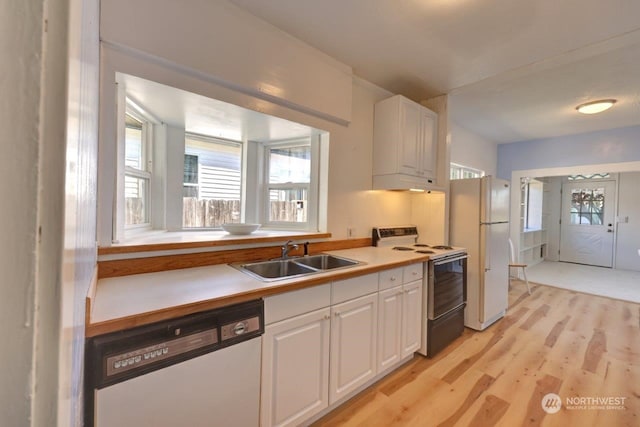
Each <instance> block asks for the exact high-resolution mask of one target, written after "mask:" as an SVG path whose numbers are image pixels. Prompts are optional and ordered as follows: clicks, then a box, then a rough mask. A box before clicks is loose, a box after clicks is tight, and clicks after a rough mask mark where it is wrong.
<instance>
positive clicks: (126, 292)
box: [86, 246, 429, 337]
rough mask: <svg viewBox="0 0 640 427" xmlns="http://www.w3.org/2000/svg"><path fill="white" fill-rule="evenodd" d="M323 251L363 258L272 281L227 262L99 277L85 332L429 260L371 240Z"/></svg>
mask: <svg viewBox="0 0 640 427" xmlns="http://www.w3.org/2000/svg"><path fill="white" fill-rule="evenodd" d="M324 253H329V254H332V255H336V256H342V257H345V258H350V259H354V260H357V261H361V262H363V263H365V264H363V265H358V266H354V267H350V268H344V269H339V270H334V271H328V272H324V273H315V274H310V275H308V276H303V277H298V278H291V279H283V280H277V281H271V282H264V281H261V280H258V279H255V278H253V277H251V276H249V275H248V274H245V273H243V272H241V271H238V270H236V269H235V268H233V267H231V266H229V265H227V264H219V265H212V266H207V267H195V268H186V269H180V270H170V271H162V272H155V273H145V274H136V275H131V276H122V277H114V278H106V279H100V280H98V283H97V286H96V290H95V294H94V295H93V297H92V298H90V299H89V301H90V302H89V304H88V308H87V312H88V313H87V326H86V336H87V337H91V336H96V335H101V334H104V333H109V332H115V331H120V330H124V329H128V328H132V327H135V326H140V325H144V324H148V323H153V322H157V321H160V320H166V319H171V318H176V317H180V316H183V315H187V314H191V313H196V312H199V311H203V310H208V309H213V308H218V307H222V306H226V305H230V304H236V303H239V302H244V301H249V300H251V299H256V298H262V297H265V296H269V295H274V294H278V293H283V292H288V291H292V290H297V289H302V288H306V287H309V286H315V285H319V284H322V283H327V282H331V281H334V280H340V279H346V278H350V277H355V276H360V275H364V274H369V273H375V272H378V271H381V270H386V269H389V268H394V267H401V266H405V265H409V264H413V263H416V262H424V261H428V260H429V255H425V254H419V253H415V252H408V251H407V252H403V251H394V250H392V249H390V248H378V247H372V246H370V247H363V248H354V249H343V250H336V251H327V252H324ZM212 256H215V253H212Z"/></svg>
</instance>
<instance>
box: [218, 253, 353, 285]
mask: <svg viewBox="0 0 640 427" xmlns="http://www.w3.org/2000/svg"><path fill="white" fill-rule="evenodd" d="M360 264H363V263H362V262H360V261H355V260H352V259H348V258H342V257H337V256H334V255H328V254H319V255H310V256H303V257H299V258H288V259H275V260H271V261H259V262H251V263H238V264H230V265H231V266H232V267H234V268H236V269H238V270H240V271H242V272H244V273H247V274H249V275H251V276H254V277H256V278H258V279H260V280H263V281H272V280H279V279H290V278H292V277H298V276H306V275H309V274H315V273H322V272H325V271H329V270H335V269H339V268H346V267H353V266H356V265H360Z"/></svg>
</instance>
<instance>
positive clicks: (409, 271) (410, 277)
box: [402, 262, 424, 283]
mask: <svg viewBox="0 0 640 427" xmlns="http://www.w3.org/2000/svg"><path fill="white" fill-rule="evenodd" d="M423 269H424V266H423V263H421V262H419V263H417V264H411V265H407V266H406V267H404V270H403V273H402V283H410V282H413V281H415V280H419V279H422V271H423Z"/></svg>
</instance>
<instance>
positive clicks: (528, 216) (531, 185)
mask: <svg viewBox="0 0 640 427" xmlns="http://www.w3.org/2000/svg"><path fill="white" fill-rule="evenodd" d="M520 185H521V188H522V200H521V203H522V217H523V218H522V221H523V225H522V229H523V230H522V231H528V230H540V229H542V202H543V195H544V184H543V183H542V182H541V181H537V180H535V179H531V178H522V181H521V184H520Z"/></svg>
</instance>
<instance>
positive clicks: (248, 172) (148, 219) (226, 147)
mask: <svg viewBox="0 0 640 427" xmlns="http://www.w3.org/2000/svg"><path fill="white" fill-rule="evenodd" d="M116 78H117V80H118V85H117V94H116V95H117V97H116V102H115V105H114V106H115V112H116V114H115V117H114V118H115V123H116V125H115V126H114V127H112V128H110V129H111V130H105V131H104V132H105V133H104V135H103V136H102V137H103V138H104V141H108V140H110V139H111V138H112V137H115V140H116V141H117V146H116V150H115V153H114V154H115V155H114V156H113V157H112V158H110V159H109V160H108V161H105V167H108V168H111V167H113V169H114V170H115V171H116V173H115V179H114V180H113V184H109V183H106V184H105V183H104V182H106V181H103V184H102V185H103V186H104V189H105V191H104V194H105V195H107V194H108V193H109V192H110V191H111V188H110V187H109V186H110V185H113V191H114V192H115V193H114V194H112V195H111V196H112V197H108V196H107V197H104V199H103V200H102V203H108V202H107V200H109V202H111V203H113V209H112V210H111V212H109V213H106V212H105V213H104V216H103V218H104V221H102V222H101V229H100V230H99V233H100V239H102V240H101V242H104V241H105V238H106V237H107V236H106V234H107V233H106V232H105V230H108V231H111V235H110V236H109V237H110V238H111V241H112V242H125V241H127V240H128V239H131V238H139V237H142V236H141V235H140V233H145V232H147V231H151V230H166V231H182V230H190V231H198V230H217V229H221V226H222V224H224V223H239V222H247V223H260V224H262V230H269V229H271V230H283V231H284V230H296V231H309V232H316V231H318V230H323V229H324V228H325V227H326V211H325V210H326V199H327V198H326V192H327V185H326V183H327V179H328V177H327V175H328V168H327V163H326V161H325V160H326V159H327V158H328V154H329V153H328V143H329V134H328V133H327V132H326V131H322V130H319V129H314V128H312V127H309V126H307V125H303V124H300V123H295V122H291V121H288V120H285V119H282V118H278V117H274V116H268V115H266V114H263V113H260V112H257V111H253V110H248V109H245V108H242V107H240V106H237V105H232V104H228V103H225V102H223V101H219V100H213V99H209V98H205V97H202V96H200V95H195V94H191V93H188V92H185V91H180V90H178V89H175V88H169V87H164V91H157V90H156V89H157V84H155V83H152V82H148V86H146V84H145V85H142V83H141V79H138V78H134V77H132V76H125V75H120V74H117V75H116ZM128 85H132V86H131V87H133V88H135V89H136V92H135V94H136V96H140V97H141V98H142V94H144V93H147V94H151V93H153V94H154V96H151V95H149V96H145V97H144V98H145V99H147V100H148V101H147V102H149V105H146V104H144V105H143V104H140V103H139V102H138V101H137V100H135V99H133V98H131V96H130V94H129V93H128V92H127V86H128ZM138 85H142V86H138ZM145 91H147V92H145ZM156 92H158V93H161V94H162V96H163V97H165V98H164V99H161V101H162V102H159V101H158V100H160V98H158V97H157V96H156V95H155V93H156ZM158 96H160V95H158ZM178 99H180V100H184V99H192V103H193V104H194V105H195V104H197V105H199V106H200V107H201V110H202V111H204V112H206V114H204V113H203V114H200V115H198V114H199V113H198V114H196V112H193V111H190V110H188V109H185V110H184V111H180V108H182V107H180V105H182V104H180V102H178V101H176V100H178ZM173 101H175V102H173ZM174 104H175V105H174ZM205 107H206V108H205ZM176 112H178V113H180V112H181V113H184V116H183V115H182V114H176ZM229 137H231V138H234V139H229ZM235 138H238V140H235ZM109 170H110V169H109ZM109 214H110V215H109ZM109 216H110V218H109V219H111V221H108V220H107V218H108V217H109ZM107 227H110V229H109V228H107Z"/></svg>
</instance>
